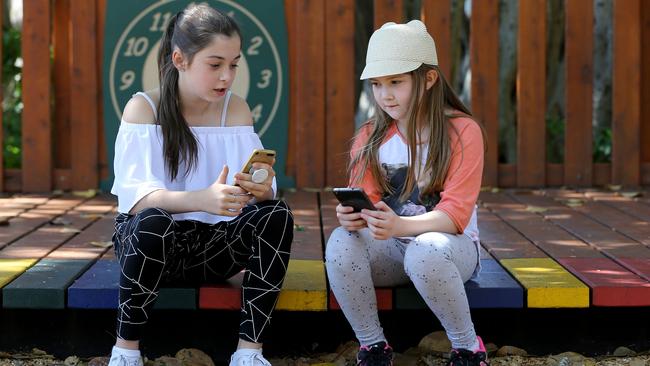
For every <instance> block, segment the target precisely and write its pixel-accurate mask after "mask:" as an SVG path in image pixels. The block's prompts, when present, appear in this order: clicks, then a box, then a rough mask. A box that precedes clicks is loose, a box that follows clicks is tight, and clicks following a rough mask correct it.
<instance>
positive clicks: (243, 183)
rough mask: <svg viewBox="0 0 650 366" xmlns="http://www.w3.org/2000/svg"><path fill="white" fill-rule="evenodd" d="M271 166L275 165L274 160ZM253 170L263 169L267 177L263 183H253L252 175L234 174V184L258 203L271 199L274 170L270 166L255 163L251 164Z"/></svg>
mask: <svg viewBox="0 0 650 366" xmlns="http://www.w3.org/2000/svg"><path fill="white" fill-rule="evenodd" d="M273 164H275V159H273ZM253 169H254V170H259V169H265V170H266V171H267V173H268V176H267V177H266V179H265V180H264V181H263V182H261V183H255V182H254V181H253V174H249V173H244V172H238V173H237V174H235V184H236V185H238V186H240V187H241V188H243V189H244V190H246V192H248V193H250V194H251V195H253V196H254V197H255V199H257V201H258V202H259V201H264V200H267V199H270V198H272V196H273V192H272V184H273V177H275V170H273V167H272V165H271V164H267V163H260V162H256V163H253Z"/></svg>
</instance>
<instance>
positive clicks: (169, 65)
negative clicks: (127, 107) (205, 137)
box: [156, 5, 241, 180]
mask: <svg viewBox="0 0 650 366" xmlns="http://www.w3.org/2000/svg"><path fill="white" fill-rule="evenodd" d="M219 34H222V35H225V36H227V37H232V36H233V35H237V36H238V37H239V38H240V39H241V32H240V31H239V27H238V26H237V23H235V21H234V20H233V19H232V18H230V17H229V16H227V15H225V14H222V13H220V12H219V11H217V10H215V9H213V8H211V7H209V6H207V5H191V6H188V7H187V8H185V10H183V11H181V12H179V13H177V14H176V15H174V16H173V17H172V18H171V19H170V20H169V24H168V25H167V29H166V30H165V33H164V34H163V38H162V40H161V42H160V50H159V51H158V79H159V81H160V87H159V88H160V89H159V90H160V103H159V104H158V108H157V110H158V113H157V116H158V117H157V120H156V123H157V124H159V125H160V126H161V129H162V134H163V151H164V155H165V167H166V168H167V171H168V172H169V175H170V178H171V180H174V179H176V177H177V175H178V169H179V165H180V163H181V162H184V163H186V167H187V169H186V171H185V175H187V174H188V173H189V172H190V171H191V170H192V169H193V168H194V167H195V166H196V162H197V159H198V144H197V142H196V138H195V137H194V134H193V133H192V130H191V129H190V127H189V126H188V124H187V121H186V120H185V117H183V113H182V112H181V106H180V98H179V94H178V70H177V69H176V67H175V66H174V63H173V62H172V52H173V51H174V48H178V49H179V50H180V51H181V53H182V54H183V57H184V58H185V59H186V60H187V62H188V63H191V62H192V59H193V57H194V55H196V53H197V52H199V51H201V50H202V49H204V48H205V47H207V46H208V45H209V44H210V43H211V42H212V40H213V38H214V36H215V35H219Z"/></svg>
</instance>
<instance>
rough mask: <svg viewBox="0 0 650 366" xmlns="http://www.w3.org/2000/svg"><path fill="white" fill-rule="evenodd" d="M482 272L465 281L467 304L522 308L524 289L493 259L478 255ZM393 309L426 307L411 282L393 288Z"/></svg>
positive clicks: (481, 306)
mask: <svg viewBox="0 0 650 366" xmlns="http://www.w3.org/2000/svg"><path fill="white" fill-rule="evenodd" d="M481 267H482V269H481V274H480V276H479V277H478V278H476V279H474V280H470V281H467V282H466V283H465V291H466V292H467V300H468V301H469V306H470V308H473V309H480V308H522V307H523V306H524V291H523V289H522V287H521V286H520V285H519V284H518V283H517V281H515V280H514V279H512V277H511V276H510V274H508V273H507V272H506V271H505V270H504V269H503V267H501V265H500V264H499V263H498V262H497V261H495V260H494V259H487V258H484V259H481ZM394 293H395V308H396V309H424V308H426V307H427V305H426V303H425V302H424V300H422V297H420V294H419V293H418V292H417V291H416V290H415V288H414V287H413V286H408V287H398V288H396V289H395V292H394Z"/></svg>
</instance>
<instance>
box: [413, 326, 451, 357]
mask: <svg viewBox="0 0 650 366" xmlns="http://www.w3.org/2000/svg"><path fill="white" fill-rule="evenodd" d="M418 347H420V348H421V349H422V350H424V351H426V352H438V353H446V352H449V350H450V349H451V342H449V339H447V334H446V333H445V332H443V331H437V332H433V333H430V334H428V335H426V336H424V338H422V339H421V340H420V343H419V344H418Z"/></svg>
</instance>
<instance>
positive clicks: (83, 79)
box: [70, 0, 99, 189]
mask: <svg viewBox="0 0 650 366" xmlns="http://www.w3.org/2000/svg"><path fill="white" fill-rule="evenodd" d="M95 12H96V9H95V2H94V1H87V0H70V23H71V27H72V29H73V32H72V38H71V42H70V44H71V46H72V49H71V54H72V63H71V65H70V67H71V71H70V74H71V78H70V105H74V108H71V110H70V128H71V130H73V131H75V133H74V134H72V139H71V143H72V151H71V154H72V155H71V161H70V163H71V167H72V188H73V189H89V188H97V186H98V176H99V172H98V159H97V143H96V142H97V128H98V126H97V89H98V88H97V85H98V84H97V70H96V69H95V67H96V64H97V60H96V58H95V56H96V55H95V41H96V29H95Z"/></svg>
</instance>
